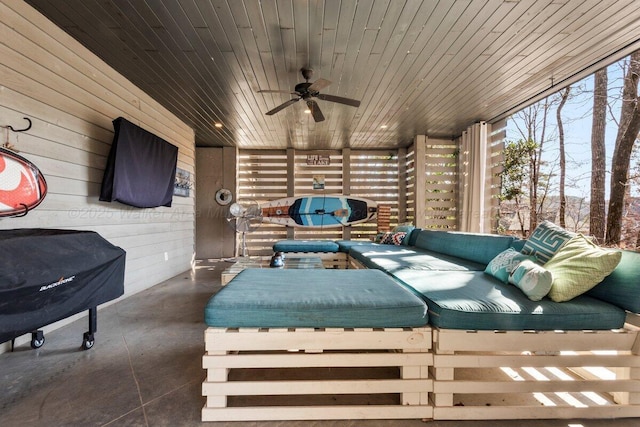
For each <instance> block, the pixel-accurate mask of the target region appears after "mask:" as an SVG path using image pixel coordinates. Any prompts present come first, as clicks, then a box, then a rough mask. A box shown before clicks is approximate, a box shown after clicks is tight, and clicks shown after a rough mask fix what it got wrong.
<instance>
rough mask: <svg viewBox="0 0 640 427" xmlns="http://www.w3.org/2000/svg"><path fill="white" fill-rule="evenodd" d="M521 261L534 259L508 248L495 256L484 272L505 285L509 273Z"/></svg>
mask: <svg viewBox="0 0 640 427" xmlns="http://www.w3.org/2000/svg"><path fill="white" fill-rule="evenodd" d="M523 260H532V261H535V257H533V256H531V255H525V254H523V253H520V252H518V251H516V250H515V249H513V248H508V249H507V250H505V251H503V252H500V253H499V254H498V255H496V257H495V258H493V259H492V260H491V261H490V262H489V264H487V268H485V269H484V272H485V273H487V274H490V275H491V276H493V277H495V278H496V279H498V280H500V281H501V282H502V283H507V282H508V280H509V274H510V273H511V271H512V270H513V269H514V268H515V267H516V266H517V265H518V264H519V263H520V261H523Z"/></svg>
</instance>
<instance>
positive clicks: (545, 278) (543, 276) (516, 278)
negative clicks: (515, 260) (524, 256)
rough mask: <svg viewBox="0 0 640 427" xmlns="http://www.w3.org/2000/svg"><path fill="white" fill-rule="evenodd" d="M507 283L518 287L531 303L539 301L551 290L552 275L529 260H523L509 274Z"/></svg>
mask: <svg viewBox="0 0 640 427" xmlns="http://www.w3.org/2000/svg"><path fill="white" fill-rule="evenodd" d="M509 283H511V284H512V285H515V286H516V287H518V288H519V289H520V290H521V291H522V292H524V294H525V295H526V296H527V297H529V299H530V300H531V301H540V300H541V299H542V298H544V297H545V296H546V295H547V294H548V293H549V291H550V290H551V285H552V284H553V274H551V272H550V271H549V270H546V269H545V268H544V267H541V266H539V265H538V264H536V263H535V262H533V261H531V260H524V261H522V262H520V264H518V265H517V266H516V268H514V269H513V270H512V271H511V274H509Z"/></svg>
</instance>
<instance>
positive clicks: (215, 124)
mask: <svg viewBox="0 0 640 427" xmlns="http://www.w3.org/2000/svg"><path fill="white" fill-rule="evenodd" d="M214 126H215V127H217V128H218V129H220V128H221V127H222V123H214Z"/></svg>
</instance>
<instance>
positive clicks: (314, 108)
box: [307, 99, 324, 122]
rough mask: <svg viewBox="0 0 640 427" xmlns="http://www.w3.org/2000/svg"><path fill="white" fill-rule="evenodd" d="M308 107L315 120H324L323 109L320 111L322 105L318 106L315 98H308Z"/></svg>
mask: <svg viewBox="0 0 640 427" xmlns="http://www.w3.org/2000/svg"><path fill="white" fill-rule="evenodd" d="M307 107H309V110H311V115H312V116H313V120H315V121H316V122H322V121H324V115H323V114H322V111H320V106H318V103H317V102H316V101H314V100H313V99H307Z"/></svg>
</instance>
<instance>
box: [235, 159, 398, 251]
mask: <svg viewBox="0 0 640 427" xmlns="http://www.w3.org/2000/svg"><path fill="white" fill-rule="evenodd" d="M308 154H314V155H317V154H322V155H328V156H329V159H330V164H329V165H323V166H319V165H307V163H306V159H307V155H308ZM398 168H399V166H398V156H397V152H396V150H380V151H369V150H362V151H361V150H357V151H356V150H351V149H345V150H342V151H338V150H331V151H311V150H310V151H302V150H293V149H289V150H240V152H239V156H238V197H239V200H245V201H251V200H253V201H256V202H258V203H260V202H264V201H267V200H273V199H277V198H280V197H288V196H298V195H305V194H349V195H353V196H358V197H365V198H369V199H372V200H375V201H377V202H378V203H384V204H389V205H390V206H391V209H392V216H391V222H392V226H393V225H395V224H397V218H398V186H399V184H398V175H399V174H398ZM317 175H322V176H323V177H324V182H325V188H324V190H314V189H313V178H314V176H317ZM291 183H293V185H291ZM375 234H376V223H375V222H370V223H365V224H359V225H355V226H353V227H349V228H327V229H304V228H295V229H287V228H286V227H282V226H278V225H270V224H266V223H263V224H262V225H261V226H260V227H259V228H258V229H257V230H255V231H252V232H251V233H248V234H247V235H246V239H247V246H248V247H249V255H268V254H269V253H271V246H272V245H273V242H274V241H277V240H281V239H293V238H295V239H301V240H303V239H329V240H340V239H364V240H368V239H370V238H372V237H374V236H375ZM238 240H239V239H238Z"/></svg>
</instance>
